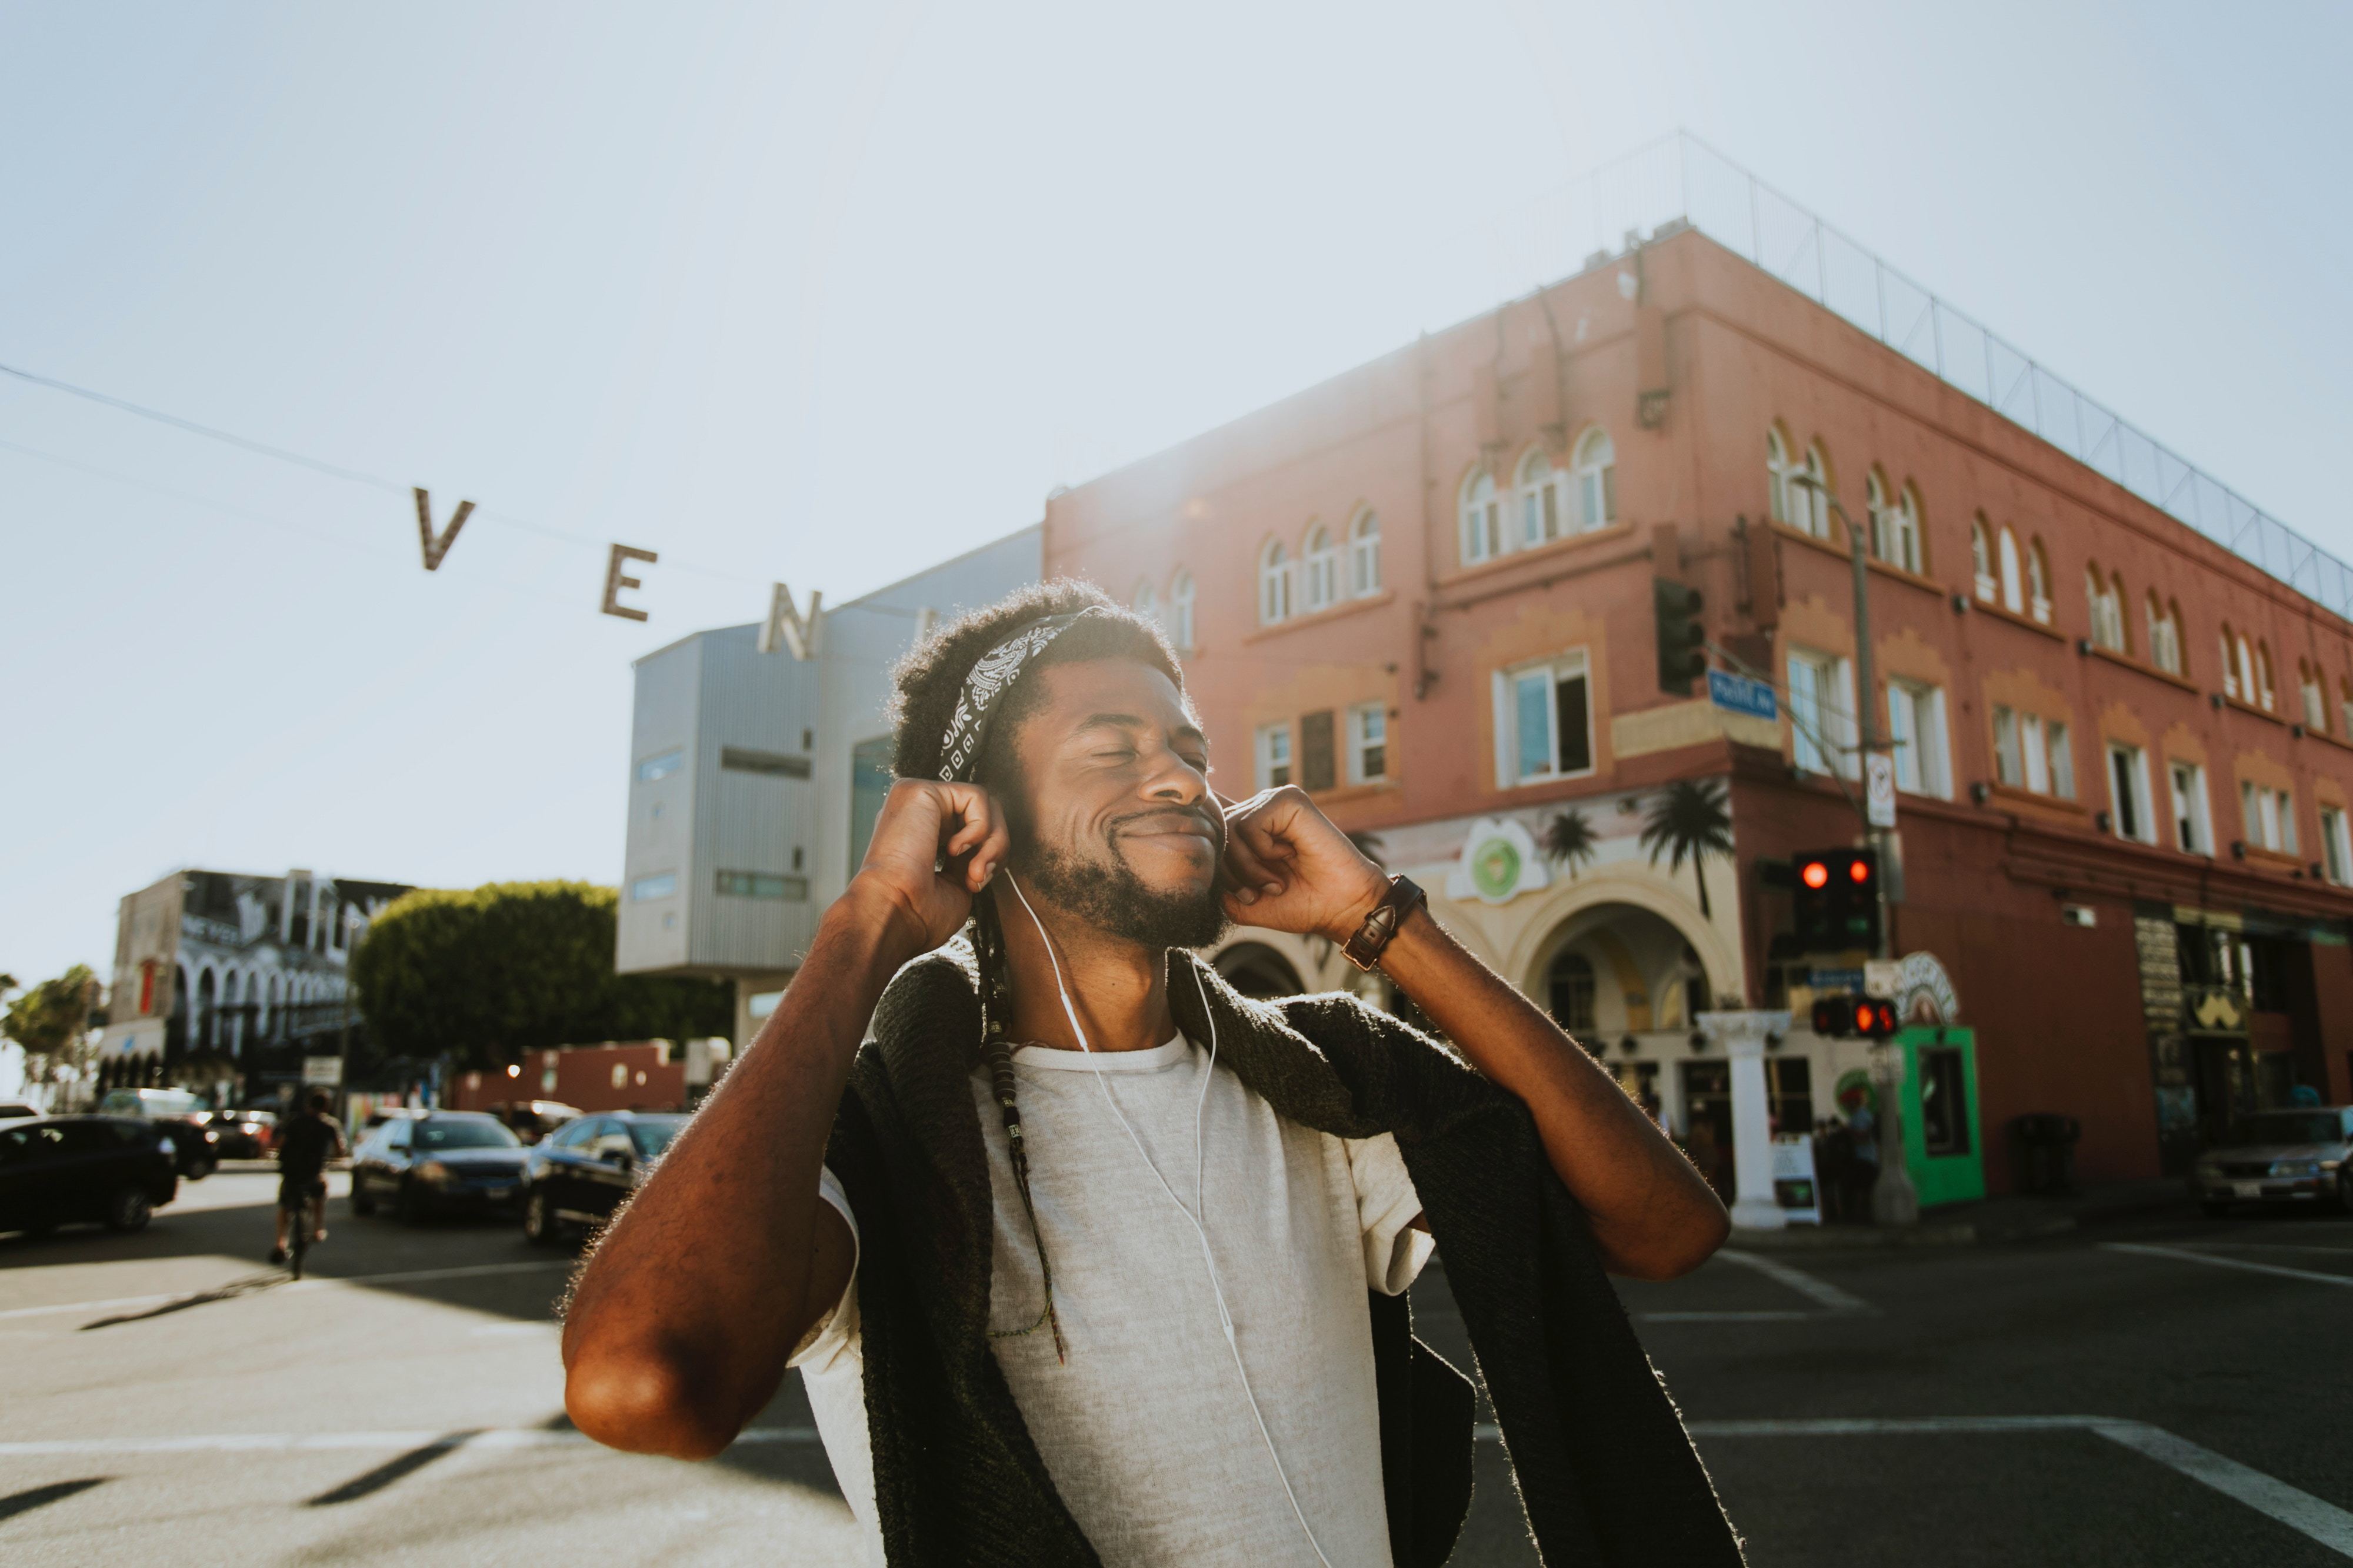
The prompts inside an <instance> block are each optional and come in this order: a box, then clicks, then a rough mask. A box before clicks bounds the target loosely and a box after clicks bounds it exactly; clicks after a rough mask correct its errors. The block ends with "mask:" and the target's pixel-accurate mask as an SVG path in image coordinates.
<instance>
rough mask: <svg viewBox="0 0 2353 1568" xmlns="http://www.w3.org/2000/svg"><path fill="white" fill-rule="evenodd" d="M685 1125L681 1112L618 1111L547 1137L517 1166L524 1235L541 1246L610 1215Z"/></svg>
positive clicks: (583, 1120) (640, 1183)
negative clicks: (520, 1181) (521, 1185)
mask: <svg viewBox="0 0 2353 1568" xmlns="http://www.w3.org/2000/svg"><path fill="white" fill-rule="evenodd" d="M685 1125H686V1118H685V1117H684V1116H681V1115H675V1114H670V1113H666V1112H658V1111H645V1110H616V1111H612V1112H609V1113H607V1114H605V1115H601V1116H583V1117H581V1118H580V1119H579V1120H578V1121H571V1122H566V1123H565V1125H564V1126H563V1127H561V1128H559V1129H557V1130H556V1131H554V1132H552V1133H550V1134H549V1135H548V1136H547V1138H546V1139H545V1140H544V1141H543V1142H541V1143H540V1144H539V1145H538V1147H536V1148H534V1149H533V1150H532V1152H531V1155H530V1158H528V1159H526V1160H525V1161H524V1162H523V1168H522V1179H523V1199H522V1231H523V1235H524V1236H526V1237H530V1238H531V1240H533V1242H536V1243H538V1244H540V1245H542V1246H546V1245H549V1244H552V1243H554V1242H556V1241H560V1240H561V1239H563V1237H564V1236H565V1233H566V1232H569V1231H573V1230H576V1229H580V1228H583V1227H587V1226H598V1225H602V1224H604V1223H605V1221H607V1220H608V1219H610V1218H612V1216H613V1211H614V1210H615V1209H617V1208H619V1207H620V1206H621V1204H622V1203H623V1201H624V1200H626V1199H627V1198H628V1195H629V1194H631V1193H634V1192H636V1191H637V1190H638V1188H639V1187H641V1186H643V1185H644V1184H645V1181H646V1177H647V1176H648V1175H649V1174H651V1173H652V1171H653V1168H654V1166H655V1164H656V1163H658V1162H659V1161H660V1159H661V1157H662V1154H663V1153H664V1152H665V1151H667V1150H668V1149H669V1148H670V1141H671V1140H672V1139H674V1138H676V1137H677V1136H678V1134H679V1130H680V1129H681V1128H682V1127H684V1126H685Z"/></svg>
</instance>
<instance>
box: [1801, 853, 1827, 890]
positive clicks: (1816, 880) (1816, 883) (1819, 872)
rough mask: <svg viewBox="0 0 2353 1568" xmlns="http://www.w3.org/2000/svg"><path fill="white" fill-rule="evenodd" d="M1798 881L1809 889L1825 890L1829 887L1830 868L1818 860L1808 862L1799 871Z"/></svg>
mask: <svg viewBox="0 0 2353 1568" xmlns="http://www.w3.org/2000/svg"><path fill="white" fill-rule="evenodd" d="M1798 880H1799V881H1801V882H1803V883H1805V885H1806V886H1808V887H1809V888H1817V889H1819V888H1826V887H1828V886H1830V881H1831V868H1829V867H1828V866H1826V865H1824V864H1823V863H1822V862H1820V860H1809V861H1807V862H1806V864H1805V867H1804V868H1802V869H1801V870H1799V873H1798Z"/></svg>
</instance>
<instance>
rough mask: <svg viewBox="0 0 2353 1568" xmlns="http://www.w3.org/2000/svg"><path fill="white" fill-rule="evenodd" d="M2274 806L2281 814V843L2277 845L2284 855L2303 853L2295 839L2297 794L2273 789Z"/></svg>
mask: <svg viewBox="0 0 2353 1568" xmlns="http://www.w3.org/2000/svg"><path fill="white" fill-rule="evenodd" d="M2272 806H2273V809H2274V811H2276V812H2277V813H2278V814H2279V843H2278V844H2277V845H2276V846H2275V847H2276V848H2277V849H2278V850H2279V851H2280V853H2281V854H2283V855H2298V854H2302V853H2303V850H2302V849H2301V848H2300V847H2298V845H2297V844H2296V841H2295V840H2296V833H2295V796H2294V795H2290V794H2288V793H2287V791H2285V790H2284V789H2275V790H2274V791H2272Z"/></svg>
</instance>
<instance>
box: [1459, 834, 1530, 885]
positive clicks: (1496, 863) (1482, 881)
mask: <svg viewBox="0 0 2353 1568" xmlns="http://www.w3.org/2000/svg"><path fill="white" fill-rule="evenodd" d="M1471 885H1472V887H1474V888H1476V889H1479V892H1480V896H1481V897H1482V898H1489V899H1500V898H1504V897H1506V896H1508V895H1509V894H1510V893H1511V891H1512V889H1514V888H1516V887H1518V886H1519V885H1520V852H1519V850H1518V849H1516V848H1514V847H1513V845H1512V841H1511V840H1510V839H1508V838H1504V837H1494V838H1490V839H1488V840H1487V841H1486V842H1485V843H1484V844H1482V845H1480V846H1479V849H1478V852H1477V853H1476V854H1474V855H1472V857H1471Z"/></svg>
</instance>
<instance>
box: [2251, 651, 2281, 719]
mask: <svg viewBox="0 0 2353 1568" xmlns="http://www.w3.org/2000/svg"><path fill="white" fill-rule="evenodd" d="M2242 642H2243V639H2242ZM2249 686H2250V689H2252V690H2253V692H2254V693H2255V700H2256V701H2258V702H2260V703H2261V704H2262V705H2263V711H2264V712H2266V713H2272V712H2276V711H2277V710H2278V709H2279V698H2278V695H2277V694H2276V693H2275V692H2274V690H2273V689H2272V650H2271V647H2270V645H2269V644H2266V643H2261V642H2259V643H2257V644H2255V675H2254V679H2253V681H2251V682H2250V683H2249Z"/></svg>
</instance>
